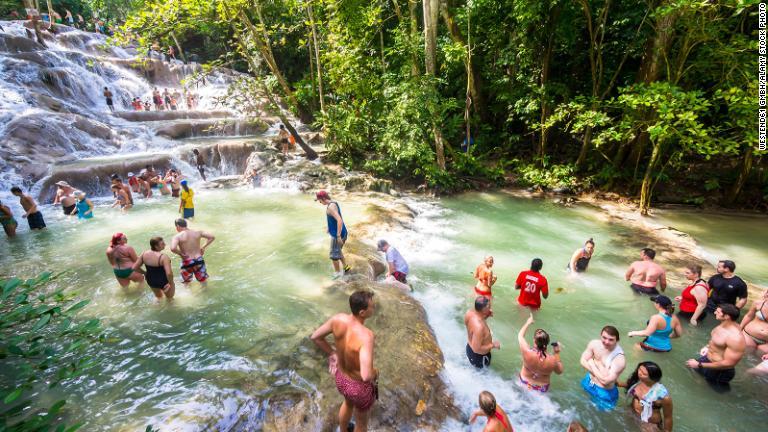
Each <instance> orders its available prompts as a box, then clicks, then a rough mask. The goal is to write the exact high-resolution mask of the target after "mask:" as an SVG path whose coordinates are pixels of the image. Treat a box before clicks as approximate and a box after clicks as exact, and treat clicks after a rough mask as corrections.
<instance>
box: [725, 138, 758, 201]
mask: <svg viewBox="0 0 768 432" xmlns="http://www.w3.org/2000/svg"><path fill="white" fill-rule="evenodd" d="M754 151H755V148H754V147H753V146H751V145H748V147H747V151H746V153H744V157H742V158H741V169H739V176H738V177H737V178H736V183H734V184H733V186H732V187H731V190H730V191H729V192H728V195H727V196H726V197H725V198H723V203H724V204H725V205H732V204H733V203H734V202H736V199H737V198H738V197H739V194H740V193H741V189H742V188H743V187H744V183H746V182H747V178H748V177H749V173H750V171H752V162H753V160H754Z"/></svg>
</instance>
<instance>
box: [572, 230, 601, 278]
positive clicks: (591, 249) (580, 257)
mask: <svg viewBox="0 0 768 432" xmlns="http://www.w3.org/2000/svg"><path fill="white" fill-rule="evenodd" d="M594 253H595V242H594V240H592V238H591V237H590V239H589V240H587V241H586V242H584V247H581V248H578V249H576V252H574V253H573V255H571V261H570V262H569V263H568V270H570V271H572V272H574V271H575V272H585V271H587V267H589V260H591V259H592V254H594Z"/></svg>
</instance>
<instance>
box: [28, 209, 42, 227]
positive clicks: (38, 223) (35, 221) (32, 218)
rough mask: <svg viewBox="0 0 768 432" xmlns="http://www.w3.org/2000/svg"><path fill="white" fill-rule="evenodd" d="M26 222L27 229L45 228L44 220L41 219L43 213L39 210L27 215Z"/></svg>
mask: <svg viewBox="0 0 768 432" xmlns="http://www.w3.org/2000/svg"><path fill="white" fill-rule="evenodd" d="M27 223H28V224H29V229H43V228H45V220H43V214H42V213H40V212H39V211H36V212H34V213H32V214H30V215H29V216H27Z"/></svg>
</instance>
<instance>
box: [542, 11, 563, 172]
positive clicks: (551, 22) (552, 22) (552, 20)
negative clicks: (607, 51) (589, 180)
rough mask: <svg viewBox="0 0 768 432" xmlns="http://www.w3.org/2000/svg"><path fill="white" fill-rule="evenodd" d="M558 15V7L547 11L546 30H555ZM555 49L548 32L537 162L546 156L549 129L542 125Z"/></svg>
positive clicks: (543, 59) (546, 110)
mask: <svg viewBox="0 0 768 432" xmlns="http://www.w3.org/2000/svg"><path fill="white" fill-rule="evenodd" d="M559 15H560V8H559V6H554V7H552V8H551V9H550V11H549V17H548V20H547V28H555V26H556V25H557V18H558V16H559ZM554 47H555V32H554V31H551V32H549V37H548V38H547V46H546V48H545V50H544V56H543V58H542V61H541V77H540V90H541V116H540V119H539V121H540V122H541V131H540V136H539V149H538V158H539V161H544V157H545V156H546V155H547V142H548V135H549V128H548V127H546V126H545V125H544V124H545V123H546V122H547V119H549V115H550V114H551V111H552V110H551V108H550V107H549V101H548V100H547V84H548V83H549V71H550V65H551V63H552V51H554Z"/></svg>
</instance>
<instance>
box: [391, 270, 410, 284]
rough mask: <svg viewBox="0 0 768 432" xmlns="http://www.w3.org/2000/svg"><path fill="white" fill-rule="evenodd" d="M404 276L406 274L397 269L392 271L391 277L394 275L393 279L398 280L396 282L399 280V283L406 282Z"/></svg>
mask: <svg viewBox="0 0 768 432" xmlns="http://www.w3.org/2000/svg"><path fill="white" fill-rule="evenodd" d="M406 276H407V275H406V274H405V273H403V272H399V271H396V272H394V273H392V277H394V278H395V280H396V281H398V282H400V283H408V282H407V281H406V280H405V278H406Z"/></svg>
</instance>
